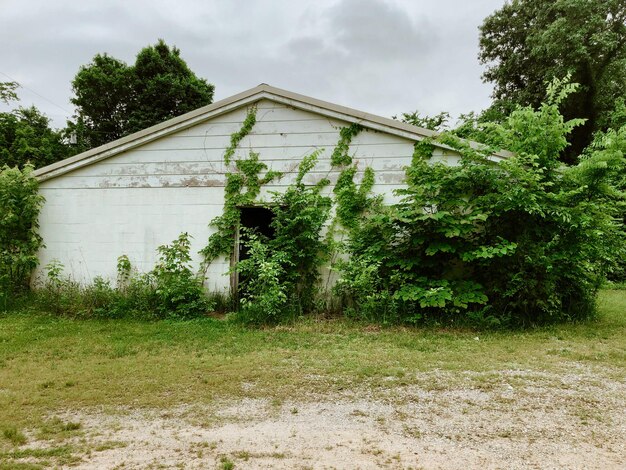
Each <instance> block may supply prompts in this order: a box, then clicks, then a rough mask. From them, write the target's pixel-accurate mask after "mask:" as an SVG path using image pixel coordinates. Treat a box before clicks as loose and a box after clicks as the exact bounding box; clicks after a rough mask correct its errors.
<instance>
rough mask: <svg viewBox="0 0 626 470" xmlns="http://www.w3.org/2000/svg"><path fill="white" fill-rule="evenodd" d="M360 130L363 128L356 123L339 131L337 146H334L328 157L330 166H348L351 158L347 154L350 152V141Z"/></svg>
mask: <svg viewBox="0 0 626 470" xmlns="http://www.w3.org/2000/svg"><path fill="white" fill-rule="evenodd" d="M362 130H363V126H361V125H360V124H356V123H353V124H350V125H349V126H348V127H342V128H341V129H340V131H339V142H337V145H336V146H335V149H334V150H333V153H332V155H331V157H330V163H331V165H332V166H342V165H350V164H351V163H352V157H351V156H350V155H349V154H348V152H349V150H350V143H351V142H352V139H353V138H354V137H356V136H357V135H358V134H359V132H361V131H362Z"/></svg>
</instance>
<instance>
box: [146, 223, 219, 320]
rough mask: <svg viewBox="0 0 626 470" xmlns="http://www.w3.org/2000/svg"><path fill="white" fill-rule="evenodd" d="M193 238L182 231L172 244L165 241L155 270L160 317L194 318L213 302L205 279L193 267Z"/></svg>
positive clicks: (204, 311) (203, 312) (157, 309)
mask: <svg viewBox="0 0 626 470" xmlns="http://www.w3.org/2000/svg"><path fill="white" fill-rule="evenodd" d="M190 248H191V243H190V238H189V235H188V234H187V233H182V234H181V235H180V236H179V237H178V238H177V239H176V240H174V242H172V244H171V245H162V246H160V247H159V248H158V249H157V251H158V252H159V255H160V256H159V262H158V263H157V265H156V266H155V268H154V269H153V271H152V273H151V274H152V276H153V278H154V286H155V292H156V295H157V298H158V303H157V306H156V311H157V313H158V314H159V317H166V316H175V317H179V318H191V317H194V316H199V315H202V314H205V313H206V312H207V311H208V310H209V309H210V308H211V306H210V305H209V303H208V301H207V297H206V295H205V292H204V289H203V285H202V284H203V283H202V279H200V278H199V277H198V276H197V275H195V274H194V273H193V272H192V270H191V267H190V262H191V256H190V254H189V251H190Z"/></svg>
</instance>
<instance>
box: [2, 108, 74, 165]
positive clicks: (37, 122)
mask: <svg viewBox="0 0 626 470" xmlns="http://www.w3.org/2000/svg"><path fill="white" fill-rule="evenodd" d="M70 153H71V149H70V148H69V146H68V145H66V144H65V143H64V141H63V135H62V133H61V132H57V131H54V130H52V129H51V128H50V120H49V119H48V118H47V117H46V116H44V115H43V114H41V113H40V112H39V111H38V110H37V109H36V108H35V107H31V108H19V109H16V110H14V111H12V112H9V113H0V163H2V164H5V165H9V166H18V167H20V168H24V167H25V166H26V165H27V164H31V165H32V166H34V167H35V168H38V167H42V166H45V165H49V164H51V163H54V162H56V161H58V160H62V159H63V158H66V157H68V156H69V155H70Z"/></svg>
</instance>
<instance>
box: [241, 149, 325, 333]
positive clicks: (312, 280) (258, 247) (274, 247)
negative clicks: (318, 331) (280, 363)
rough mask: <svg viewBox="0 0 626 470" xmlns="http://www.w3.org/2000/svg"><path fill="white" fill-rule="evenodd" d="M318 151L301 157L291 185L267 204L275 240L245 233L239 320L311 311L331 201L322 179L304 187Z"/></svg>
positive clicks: (271, 320) (259, 320)
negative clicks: (244, 258) (247, 251)
mask: <svg viewBox="0 0 626 470" xmlns="http://www.w3.org/2000/svg"><path fill="white" fill-rule="evenodd" d="M318 157H319V152H314V153H312V154H311V155H308V156H306V157H304V159H303V160H302V162H301V163H300V166H299V169H298V174H297V176H296V179H295V182H294V184H292V185H291V186H289V187H288V188H287V189H286V190H285V191H284V192H281V193H274V194H273V198H272V203H271V204H270V205H269V207H270V209H271V210H272V212H273V213H274V219H273V220H272V223H271V227H272V229H273V230H274V237H273V238H271V239H267V238H264V237H261V236H259V235H258V234H254V233H252V234H246V237H245V238H246V239H247V240H248V241H247V243H248V248H249V252H250V257H249V259H246V260H243V261H241V262H240V263H239V264H238V266H237V267H236V269H237V270H238V271H239V273H240V276H241V278H242V279H243V280H244V282H242V285H241V294H242V301H241V312H240V313H241V316H242V318H243V319H245V320H246V321H250V322H253V323H274V322H277V321H280V320H284V319H286V318H291V317H293V316H294V315H299V314H303V313H307V312H310V311H311V310H312V309H313V308H314V306H315V301H316V298H317V296H318V294H319V280H320V269H321V267H322V266H323V265H324V263H325V262H327V261H328V259H329V250H328V246H327V243H326V240H325V239H324V237H322V230H323V228H324V226H325V224H326V222H327V220H328V217H329V215H330V209H331V204H332V200H331V198H330V197H328V196H325V195H323V194H322V191H323V189H324V188H325V187H326V186H328V184H329V182H328V180H326V179H323V180H321V181H320V182H318V183H317V184H315V185H312V186H307V185H305V184H304V182H303V179H304V177H305V176H306V175H307V174H308V173H309V172H310V171H311V170H312V169H313V168H314V167H315V165H316V163H317V159H318Z"/></svg>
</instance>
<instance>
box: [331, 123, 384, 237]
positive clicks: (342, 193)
mask: <svg viewBox="0 0 626 470" xmlns="http://www.w3.org/2000/svg"><path fill="white" fill-rule="evenodd" d="M362 130H363V126H361V125H360V124H351V125H350V126H348V127H344V128H342V129H341V130H340V131H339V142H338V143H337V146H336V147H335V149H334V150H333V153H332V156H331V165H332V166H333V167H334V168H335V167H339V168H341V171H340V173H339V176H338V177H337V183H336V184H335V187H334V189H333V192H334V193H335V195H336V198H335V203H336V204H337V208H336V221H337V222H339V224H341V226H343V227H344V228H346V229H348V231H352V230H354V229H355V228H356V225H357V224H358V220H359V217H360V215H361V214H362V213H363V211H364V210H365V209H366V208H367V207H368V206H369V205H370V204H371V203H372V202H373V200H372V198H370V197H369V193H370V191H371V190H372V188H373V186H374V170H373V169H372V168H371V167H367V168H365V170H364V172H363V179H362V181H361V186H360V187H358V186H357V184H356V183H355V182H354V177H355V176H356V173H357V171H358V168H357V165H356V164H354V163H352V157H351V156H350V155H349V153H348V152H349V151H350V144H351V142H352V139H353V138H354V137H356V136H357V135H358V134H359V133H360V132H361V131H362ZM336 228H337V223H336V222H334V223H333V224H331V227H330V229H331V230H330V231H329V233H331V235H333V236H334V232H335V230H336Z"/></svg>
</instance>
